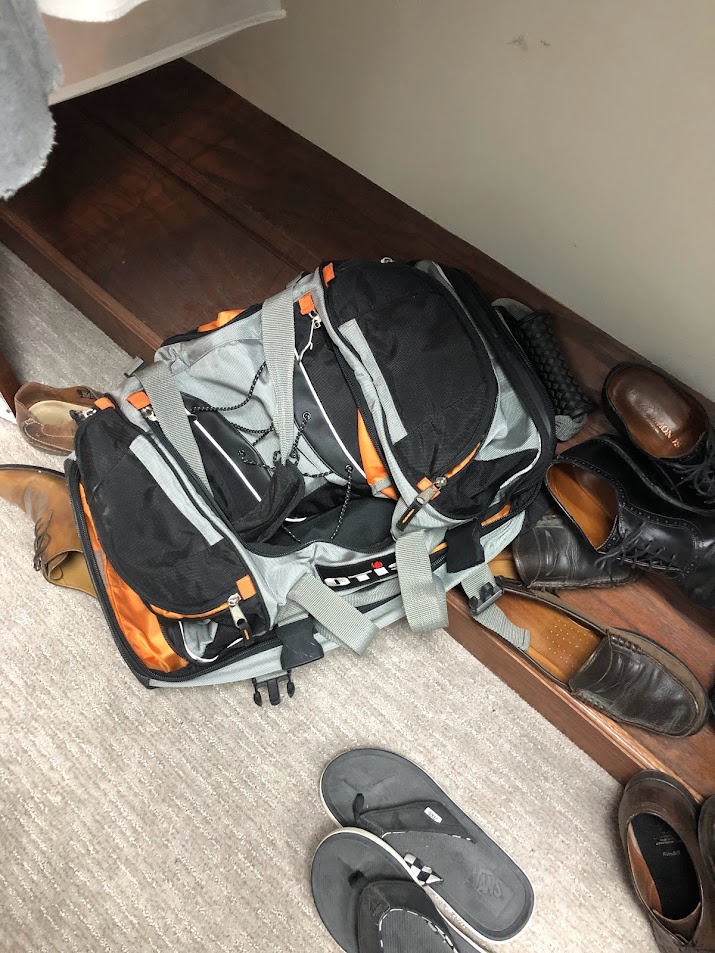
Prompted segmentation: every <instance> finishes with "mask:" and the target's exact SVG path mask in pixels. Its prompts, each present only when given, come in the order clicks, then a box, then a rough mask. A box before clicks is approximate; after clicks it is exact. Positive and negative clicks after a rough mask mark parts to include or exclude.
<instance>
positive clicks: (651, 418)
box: [603, 363, 715, 510]
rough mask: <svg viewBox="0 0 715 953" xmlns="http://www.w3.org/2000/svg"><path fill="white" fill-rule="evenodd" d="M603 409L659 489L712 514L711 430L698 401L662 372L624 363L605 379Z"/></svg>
mask: <svg viewBox="0 0 715 953" xmlns="http://www.w3.org/2000/svg"><path fill="white" fill-rule="evenodd" d="M603 407H604V410H605V412H606V416H607V417H608V419H609V420H610V421H611V423H612V424H613V425H614V427H616V429H617V430H620V431H621V433H623V434H624V435H625V436H626V437H627V438H628V439H629V440H630V441H631V443H632V444H633V447H634V448H635V450H636V452H637V454H638V456H639V458H640V462H641V465H643V464H644V463H645V464H646V465H650V470H651V473H652V474H653V475H654V479H655V481H656V482H658V483H659V484H660V486H661V488H662V489H664V490H665V491H666V492H667V493H668V494H670V495H671V496H674V497H675V498H676V499H678V500H680V502H682V503H686V504H687V505H688V506H695V507H704V508H706V509H707V508H713V510H715V427H713V423H712V421H711V420H710V419H709V418H708V414H707V411H706V410H705V408H704V407H703V405H702V404H701V403H700V401H698V400H696V399H695V397H693V395H692V394H690V393H689V392H688V391H686V390H685V388H683V387H681V386H680V384H678V383H677V381H675V380H673V379H672V378H671V377H668V375H667V374H664V373H663V372H662V371H657V370H655V368H652V367H646V366H645V365H644V364H632V363H624V364H619V365H618V366H617V367H614V368H613V370H612V371H611V373H610V374H609V375H608V377H607V378H606V382H605V383H604V385H603Z"/></svg>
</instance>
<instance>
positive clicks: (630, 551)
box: [596, 524, 680, 575]
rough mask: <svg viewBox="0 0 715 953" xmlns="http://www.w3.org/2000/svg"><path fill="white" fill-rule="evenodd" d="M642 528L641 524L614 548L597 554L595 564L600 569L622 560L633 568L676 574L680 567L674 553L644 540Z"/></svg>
mask: <svg viewBox="0 0 715 953" xmlns="http://www.w3.org/2000/svg"><path fill="white" fill-rule="evenodd" d="M643 528H644V527H643V525H642V524H641V525H640V526H637V527H636V528H635V529H634V530H631V532H630V533H627V534H626V535H625V536H624V537H623V539H622V540H621V542H620V543H619V544H618V545H617V546H616V547H615V548H614V549H612V550H611V551H610V552H609V553H605V554H604V555H603V556H599V558H598V559H597V560H596V566H597V567H598V568H599V569H602V568H603V567H607V566H609V565H610V564H611V563H612V562H624V563H630V564H631V565H632V566H633V567H634V568H638V567H640V568H648V569H657V570H660V571H661V572H665V573H670V574H672V575H675V574H677V573H678V572H679V571H680V569H679V567H678V566H677V565H676V557H675V555H674V554H673V553H668V552H667V551H666V548H665V546H655V545H654V544H653V541H652V540H649V541H647V542H644V541H643V539H642V538H641V533H642V531H643Z"/></svg>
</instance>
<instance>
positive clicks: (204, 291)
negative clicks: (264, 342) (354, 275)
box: [6, 103, 296, 343]
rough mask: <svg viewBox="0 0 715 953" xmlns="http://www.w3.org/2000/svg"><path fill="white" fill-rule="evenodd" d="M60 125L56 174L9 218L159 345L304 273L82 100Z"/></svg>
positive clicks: (16, 202) (11, 206)
mask: <svg viewBox="0 0 715 953" xmlns="http://www.w3.org/2000/svg"><path fill="white" fill-rule="evenodd" d="M56 118H57V126H58V142H57V146H56V148H55V150H54V151H53V153H52V155H51V158H50V161H49V163H48V166H47V169H46V170H45V172H44V173H43V175H42V176H41V177H40V178H39V179H37V180H36V181H34V182H32V183H31V184H30V185H28V186H27V187H26V188H25V189H23V190H22V192H21V193H20V194H19V195H18V196H17V197H16V198H15V199H13V200H12V201H11V202H10V203H8V209H7V211H8V216H7V217H6V221H7V222H8V224H12V223H11V221H9V218H10V217H14V220H15V221H17V219H18V218H19V219H20V220H21V222H22V224H23V227H24V230H25V232H26V233H29V234H30V235H31V236H37V240H36V241H35V244H36V245H37V244H39V243H43V244H44V245H45V246H50V247H51V248H54V249H56V253H57V254H58V255H59V256H61V257H62V258H63V259H64V260H65V261H67V262H69V263H70V265H71V266H72V267H73V269H76V270H77V272H78V273H79V274H81V275H83V276H84V279H80V280H81V281H82V283H83V284H84V286H85V291H86V288H87V281H89V282H92V283H93V284H94V285H95V286H98V287H99V288H100V289H101V290H102V292H104V293H105V294H106V295H108V296H109V298H113V299H114V300H115V301H117V302H119V304H120V306H121V309H122V310H123V312H124V313H125V314H130V315H134V316H135V317H136V318H137V319H138V320H139V321H140V322H141V323H142V324H144V325H145V326H146V327H147V328H149V329H151V331H152V332H154V335H153V339H154V340H162V339H163V338H165V337H167V336H168V335H169V334H171V333H173V329H175V328H176V327H181V328H189V327H195V326H196V325H198V324H202V323H204V322H205V321H206V320H210V319H211V317H212V316H215V313H216V312H217V311H219V310H222V308H223V307H224V306H226V307H233V306H235V303H236V302H245V301H248V302H249V303H250V302H251V301H254V300H261V299H262V298H264V297H266V296H267V295H270V294H274V293H275V292H276V291H278V290H280V289H281V288H283V287H285V284H286V282H287V281H288V280H289V279H290V278H292V277H294V276H295V270H296V269H295V266H294V264H292V263H286V262H285V261H283V260H282V258H281V257H280V256H279V255H277V254H276V253H275V252H274V251H272V250H271V249H270V248H269V247H268V246H267V245H265V244H264V243H263V242H262V241H261V240H260V239H257V238H255V237H254V236H252V235H251V234H250V233H249V232H248V231H247V230H246V229H245V228H243V227H242V226H241V225H240V224H237V223H236V222H235V221H233V219H232V218H231V217H229V216H227V215H226V214H225V213H224V212H223V211H221V210H220V209H218V208H217V207H215V206H213V205H211V204H210V203H208V202H206V201H205V199H204V198H203V197H202V196H200V195H198V194H197V193H196V192H195V191H194V190H193V189H192V188H190V187H189V186H187V185H185V184H184V183H183V182H181V181H180V180H179V179H177V178H176V177H175V176H173V175H172V174H171V173H169V172H167V171H166V170H164V169H163V168H162V167H161V166H160V165H158V164H157V163H156V162H154V161H152V160H151V159H150V158H148V157H147V156H145V155H143V154H142V153H141V152H138V151H137V150H135V149H134V148H133V147H131V146H129V145H128V144H127V143H125V142H124V141H122V139H121V138H120V137H118V136H116V135H113V134H112V133H111V132H109V131H108V130H107V129H106V128H104V127H103V126H100V125H98V124H96V123H94V122H93V121H92V120H90V119H88V118H86V117H85V116H84V115H83V114H82V113H81V112H80V111H79V110H78V109H77V108H76V107H75V105H74V104H73V103H65V104H62V105H61V106H59V107H57V110H56ZM12 244H14V245H15V247H17V243H12ZM67 290H68V286H65V287H64V288H63V291H64V292H65V293H66V292H67ZM105 330H106V326H105ZM135 330H136V329H135ZM143 337H144V342H145V343H147V341H148V340H150V339H148V337H147V336H146V335H144V336H143ZM125 340H126V335H125V337H124V339H123V341H122V343H125Z"/></svg>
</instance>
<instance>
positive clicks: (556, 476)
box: [546, 463, 618, 549]
mask: <svg viewBox="0 0 715 953" xmlns="http://www.w3.org/2000/svg"><path fill="white" fill-rule="evenodd" d="M546 482H547V485H548V487H549V490H550V491H551V493H552V494H553V496H554V498H555V499H556V500H558V502H559V503H560V504H561V506H563V508H564V509H565V510H566V512H567V513H568V514H569V516H570V517H571V519H572V520H573V521H574V523H576V525H577V526H578V527H579V528H580V530H581V532H582V533H583V534H584V536H585V537H586V539H588V541H589V542H590V543H591V545H592V546H593V548H594V549H599V548H600V547H601V546H603V544H604V543H605V542H606V540H607V539H608V537H609V536H610V535H611V531H612V530H613V524H614V523H615V521H616V516H617V515H618V500H617V497H616V491H615V490H614V489H613V487H612V486H611V484H610V483H608V482H607V481H606V480H602V479H601V477H599V476H598V475H597V474H595V473H589V472H588V471H587V470H583V469H582V468H581V467H577V466H574V465H573V464H571V463H555V464H553V465H552V466H551V467H549V469H548V471H547V474H546Z"/></svg>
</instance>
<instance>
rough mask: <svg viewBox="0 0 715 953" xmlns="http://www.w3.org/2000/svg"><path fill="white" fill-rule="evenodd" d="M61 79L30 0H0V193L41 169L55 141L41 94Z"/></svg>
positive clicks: (18, 185)
mask: <svg viewBox="0 0 715 953" xmlns="http://www.w3.org/2000/svg"><path fill="white" fill-rule="evenodd" d="M61 82H62V69H61V67H60V65H59V63H58V62H57V60H56V59H55V55H54V53H53V51H52V47H51V46H50V42H49V40H48V39H47V33H46V32H45V27H44V25H43V23H42V18H41V17H40V13H39V10H38V9H37V3H36V0H0V198H2V199H6V198H8V197H9V196H11V195H12V194H13V193H14V192H17V190H18V189H19V188H21V187H22V186H23V185H25V183H26V182H29V181H30V179H34V178H35V176H36V175H39V174H40V172H42V170H43V169H44V167H45V162H46V161H47V156H48V154H49V151H50V149H51V148H52V144H53V143H54V141H55V124H54V122H53V121H52V116H51V115H50V110H49V108H48V106H47V97H48V96H49V94H50V93H51V92H52V91H53V90H54V89H56V88H57V87H58V86H59V85H60V83H61Z"/></svg>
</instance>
